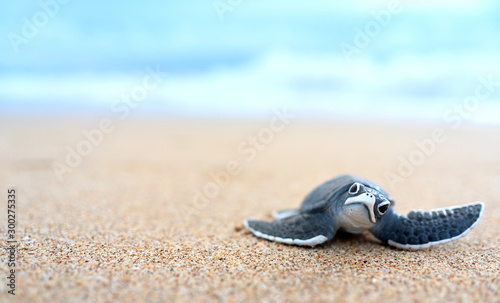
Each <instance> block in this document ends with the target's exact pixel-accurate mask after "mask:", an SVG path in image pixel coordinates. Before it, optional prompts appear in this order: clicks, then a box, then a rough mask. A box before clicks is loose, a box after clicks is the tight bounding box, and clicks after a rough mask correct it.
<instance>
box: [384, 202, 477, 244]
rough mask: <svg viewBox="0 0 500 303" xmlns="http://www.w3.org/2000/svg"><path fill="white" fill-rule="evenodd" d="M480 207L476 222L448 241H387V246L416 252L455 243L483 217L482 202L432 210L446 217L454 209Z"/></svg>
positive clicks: (421, 211) (420, 211)
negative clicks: (447, 212) (405, 242)
mask: <svg viewBox="0 0 500 303" xmlns="http://www.w3.org/2000/svg"><path fill="white" fill-rule="evenodd" d="M478 204H479V205H481V211H480V212H479V215H478V217H477V219H476V221H475V222H474V223H473V224H472V225H471V226H470V227H469V228H467V229H466V230H465V231H464V232H462V233H461V234H459V235H457V236H455V237H452V238H449V239H443V240H440V241H434V242H429V243H426V244H401V243H397V242H394V241H393V240H388V242H387V244H389V245H390V246H394V247H397V248H400V249H410V250H418V249H426V248H430V247H432V246H436V245H439V244H444V243H448V242H451V241H455V240H457V239H459V238H461V237H463V236H465V235H466V234H467V233H468V232H469V231H470V230H471V229H472V228H474V227H475V226H476V225H477V223H478V222H479V220H480V219H481V217H482V216H483V212H484V207H485V205H484V203H483V202H474V203H470V204H465V205H458V206H451V207H444V208H439V209H434V210H432V212H433V213H439V212H442V213H443V214H445V215H446V211H447V210H448V211H451V213H453V212H454V210H453V209H454V208H462V207H467V206H472V205H478ZM412 212H415V213H416V212H419V213H424V212H425V211H423V210H414V211H412Z"/></svg>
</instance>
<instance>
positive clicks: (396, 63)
mask: <svg viewBox="0 0 500 303" xmlns="http://www.w3.org/2000/svg"><path fill="white" fill-rule="evenodd" d="M498 16H500V2H498V1H460V2H452V1H441V2H439V3H434V2H432V1H361V2H356V3H354V4H346V3H335V2H331V1H323V0H321V1H320V0H314V1H310V2H307V3H289V2H286V1H273V2H272V3H269V2H266V1H262V0H252V1H248V0H247V1H245V0H239V1H237V0H225V1H223V0H215V1H187V2H185V3H184V2H183V3H166V2H162V1H149V2H147V3H139V2H132V1H130V2H129V1H125V2H122V3H120V4H116V3H100V2H97V1H93V0H92V1H86V2H77V1H69V0H65V1H62V0H60V1H57V0H45V1H43V0H42V1H38V2H30V3H17V2H16V3H14V2H10V3H9V4H6V5H5V8H4V9H3V10H2V11H1V12H0V25H1V26H0V28H1V29H2V31H1V34H2V36H3V39H2V40H1V42H0V43H1V44H0V48H1V51H0V52H1V55H0V111H2V112H40V113H50V112H60V111H62V112H75V113H79V112H82V111H90V112H97V113H102V112H106V111H114V110H115V109H116V108H118V107H119V106H120V104H133V109H136V112H137V113H138V114H139V113H142V114H148V113H155V114H158V113H165V114H173V115H186V116H204V115H216V116H217V115H223V116H242V115H243V116H244V115H247V116H248V115H250V116H252V115H262V114H266V113H269V112H270V111H271V110H272V109H273V108H282V107H287V108H289V109H290V110H291V111H294V112H296V113H303V114H304V115H322V116H326V117H332V118H355V117H358V118H359V117H367V118H377V117H378V118H382V119H383V118H398V119H414V118H417V119H440V120H445V121H447V119H448V120H450V119H453V117H454V116H456V115H459V116H460V117H462V118H464V119H467V120H470V121H475V122H481V123H498V122H500V119H499V118H498V116H499V114H500V18H498ZM151 70H157V71H158V72H160V73H161V75H162V77H164V80H162V81H160V82H158V83H156V82H153V78H151V77H152V76H148V75H150V74H151V72H150V71H151ZM156 84H157V85H156Z"/></svg>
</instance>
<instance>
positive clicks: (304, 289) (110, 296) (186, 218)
mask: <svg viewBox="0 0 500 303" xmlns="http://www.w3.org/2000/svg"><path fill="white" fill-rule="evenodd" d="M112 122H113V123H112V124H109V123H108V124H107V125H106V123H104V125H102V119H101V120H100V119H87V120H82V119H60V118H57V119H56V118H55V119H33V118H30V119H17V120H14V119H11V118H5V119H2V122H0V126H1V128H0V146H1V148H0V167H1V168H2V170H1V171H0V201H2V205H3V206H2V209H3V211H2V216H1V217H0V218H1V220H2V221H1V222H2V223H1V226H0V232H1V234H2V235H6V233H7V224H6V218H7V202H6V199H7V190H8V189H9V188H12V187H13V188H15V189H16V192H17V196H16V205H17V208H16V211H17V217H16V218H17V222H16V236H17V240H18V244H17V247H16V252H17V255H16V256H17V258H16V263H17V264H16V268H15V269H16V297H15V299H17V300H16V301H19V302H65V301H69V300H71V301H72V302H110V301H113V302H141V301H148V302H206V301H216V302H217V301H218V302H498V301H500V274H499V268H500V234H499V232H498V230H499V229H500V211H499V209H500V198H499V197H500V156H499V155H500V143H499V141H498V138H500V129H499V128H495V127H479V126H471V125H468V124H464V125H462V126H460V127H458V128H457V129H453V128H452V125H446V124H444V125H433V124H432V125H431V124H420V125H418V124H413V125H412V124H404V123H389V122H387V123H381V122H371V123H370V122H366V123H361V124H360V123H359V122H356V123H349V122H332V121H316V122H312V121H306V120H301V119H300V117H297V118H293V119H288V120H286V119H285V118H283V117H281V119H280V118H279V117H273V116H272V115H270V116H269V117H267V118H265V119H262V120H261V121H237V120H234V121H210V120H175V119H167V120H160V119H156V120H155V119H151V120H128V121H120V122H114V121H112ZM101 126H103V127H101ZM106 126H107V127H106ZM98 128H100V131H96V129H98ZM440 129H441V130H440ZM85 142H87V143H85ZM54 165H55V166H54ZM343 173H352V174H357V175H360V176H363V177H365V178H368V179H370V180H372V181H374V182H376V183H378V184H379V185H381V186H382V187H384V188H385V189H386V190H387V191H388V192H389V193H390V194H391V195H392V196H393V198H394V199H395V200H396V206H395V209H396V210H397V211H398V212H400V213H403V214H406V213H407V212H408V211H410V210H411V209H432V208H440V207H446V206H453V205H459V204H466V203H470V202H474V201H483V202H484V203H485V204H486V210H485V213H484V216H483V218H482V219H481V221H480V222H479V224H478V225H477V226H476V227H475V228H474V229H473V230H472V231H471V232H470V233H469V234H468V235H466V236H465V237H464V238H461V239H459V240H457V241H455V242H452V243H448V244H445V245H440V246H436V247H433V248H431V249H427V250H421V251H402V250H398V249H394V248H391V247H387V246H384V245H382V244H380V243H378V242H377V240H375V239H374V238H373V236H371V235H370V234H368V233H366V234H361V235H347V234H341V235H338V236H337V237H336V238H335V239H334V240H332V241H331V242H329V243H327V244H326V245H322V246H319V247H315V248H304V247H295V246H286V245H282V244H277V243H272V242H268V241H266V240H262V239H258V238H255V237H254V236H252V235H251V234H250V233H249V232H248V231H246V230H245V229H244V227H243V224H242V221H243V220H244V219H245V218H248V217H253V218H260V219H270V218H271V217H270V214H271V212H272V211H273V210H277V209H283V208H291V207H296V206H298V205H300V203H301V201H302V199H303V197H304V196H305V195H306V194H307V193H308V192H309V191H310V190H311V189H313V188H314V187H315V186H316V185H318V184H320V183H321V182H323V181H325V180H327V179H329V178H331V177H334V176H336V175H339V174H343ZM4 245H5V246H6V245H7V244H6V243H5V242H4ZM2 258H3V259H2V262H1V264H2V267H1V277H3V278H2V279H3V281H2V282H1V283H0V301H2V302H6V301H5V300H7V302H10V301H12V296H11V295H9V294H7V291H8V290H9V287H8V286H6V281H7V279H6V276H7V274H8V273H7V271H8V270H9V269H10V268H9V267H8V266H7V263H8V262H7V256H6V255H3V257H2Z"/></svg>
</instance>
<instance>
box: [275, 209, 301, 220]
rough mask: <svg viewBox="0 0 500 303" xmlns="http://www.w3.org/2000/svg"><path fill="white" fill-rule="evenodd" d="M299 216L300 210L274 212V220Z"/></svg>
mask: <svg viewBox="0 0 500 303" xmlns="http://www.w3.org/2000/svg"><path fill="white" fill-rule="evenodd" d="M298 214H300V210H299V209H284V210H278V211H274V212H273V218H274V220H281V219H286V218H288V217H291V216H295V215H298Z"/></svg>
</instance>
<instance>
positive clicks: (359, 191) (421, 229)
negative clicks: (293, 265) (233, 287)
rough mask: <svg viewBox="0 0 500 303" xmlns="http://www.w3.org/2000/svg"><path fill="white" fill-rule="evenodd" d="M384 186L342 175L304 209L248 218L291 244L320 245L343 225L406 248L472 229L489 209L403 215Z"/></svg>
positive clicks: (250, 224)
mask: <svg viewBox="0 0 500 303" xmlns="http://www.w3.org/2000/svg"><path fill="white" fill-rule="evenodd" d="M392 206H394V200H393V199H392V198H391V197H390V196H389V195H388V194H387V192H386V191H385V190H383V189H382V188H380V186H378V185H376V184H374V183H373V182H370V181H368V180H366V179H363V178H361V177H357V176H353V175H341V176H338V177H336V178H333V179H331V180H329V181H327V182H325V183H323V184H321V185H320V186H318V187H316V188H315V189H314V190H313V191H312V192H311V193H309V194H308V195H307V196H306V198H305V199H304V201H303V202H302V205H301V207H300V208H299V209H291V210H283V211H279V212H275V213H274V214H273V216H274V218H275V219H276V220H275V221H273V222H265V221H260V220H253V219H247V220H245V222H244V224H245V226H246V227H247V228H248V229H249V230H250V231H251V232H252V233H253V234H254V235H255V236H257V237H260V238H264V239H267V240H271V241H276V242H280V243H285V244H291V245H304V246H316V245H318V244H322V243H325V242H327V241H329V240H331V239H332V238H333V237H334V236H335V233H336V232H337V231H338V230H343V231H346V232H348V233H353V234H358V233H361V232H363V231H365V230H368V231H370V232H371V233H372V234H373V235H374V236H375V237H376V238H377V239H379V240H380V241H382V242H383V243H386V244H389V245H391V246H395V247H398V248H401V249H423V248H429V247H431V246H434V245H437V244H442V243H446V242H449V241H452V240H456V239H458V238H460V237H463V236H464V235H465V234H467V233H468V232H469V231H470V230H471V229H472V228H473V227H474V226H475V225H476V224H477V222H478V221H479V219H480V218H481V216H482V214H483V210H484V204H483V203H482V202H476V203H472V204H467V205H462V206H455V207H447V208H440V209H435V210H431V211H423V210H414V211H411V212H410V213H409V214H408V215H406V216H403V215H400V214H398V213H397V212H396V211H394V209H393V207H392Z"/></svg>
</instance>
